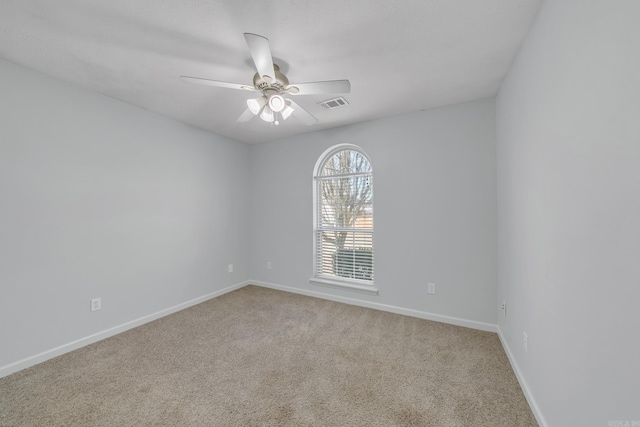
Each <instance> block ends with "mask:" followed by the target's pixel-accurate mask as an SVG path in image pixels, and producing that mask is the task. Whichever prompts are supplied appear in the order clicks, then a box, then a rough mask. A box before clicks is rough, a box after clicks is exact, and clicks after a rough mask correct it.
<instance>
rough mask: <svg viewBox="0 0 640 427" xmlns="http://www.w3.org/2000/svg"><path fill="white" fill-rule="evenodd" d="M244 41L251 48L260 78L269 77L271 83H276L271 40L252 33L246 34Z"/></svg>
mask: <svg viewBox="0 0 640 427" xmlns="http://www.w3.org/2000/svg"><path fill="white" fill-rule="evenodd" d="M244 39H245V40H246V41H247V46H249V51H250V52H251V57H252V58H253V62H254V64H256V70H258V74H259V75H260V77H263V78H264V76H269V78H270V79H271V81H275V79H276V73H275V72H274V71H273V58H272V57H271V48H270V47H269V39H267V38H266V37H262V36H259V35H257V34H252V33H244ZM267 83H270V82H267Z"/></svg>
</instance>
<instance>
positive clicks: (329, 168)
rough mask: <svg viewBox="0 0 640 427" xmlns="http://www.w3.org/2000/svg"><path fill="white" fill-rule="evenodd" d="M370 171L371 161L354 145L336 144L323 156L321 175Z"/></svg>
mask: <svg viewBox="0 0 640 427" xmlns="http://www.w3.org/2000/svg"><path fill="white" fill-rule="evenodd" d="M362 173H371V162H370V161H369V159H368V158H367V156H366V155H365V154H364V153H363V152H362V151H360V149H359V148H358V147H355V146H338V148H337V149H334V150H332V151H331V152H330V153H329V154H328V155H326V156H325V157H324V158H323V161H322V163H321V169H320V173H319V174H318V175H321V176H329V175H350V174H362Z"/></svg>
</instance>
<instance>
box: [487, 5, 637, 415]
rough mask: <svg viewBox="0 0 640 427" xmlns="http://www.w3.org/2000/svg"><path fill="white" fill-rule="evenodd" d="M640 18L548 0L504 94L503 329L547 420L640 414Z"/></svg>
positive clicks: (624, 9)
mask: <svg viewBox="0 0 640 427" xmlns="http://www.w3.org/2000/svg"><path fill="white" fill-rule="evenodd" d="M639 16H640V2H638V1H635V0H616V1H605V0H601V1H597V0H592V1H583V0H573V1H568V0H566V1H559V2H558V1H547V2H545V3H544V4H543V6H542V9H541V11H540V14H539V16H538V18H537V20H536V21H535V23H534V25H533V26H532V28H531V32H530V34H529V36H528V38H527V40H526V41H525V43H524V45H523V47H522V50H521V51H520V53H519V56H518V58H517V60H516V61H515V63H514V64H513V66H512V69H511V70H510V72H509V74H508V77H507V78H506V80H505V81H504V83H503V85H502V88H501V90H500V93H499V96H498V98H497V158H498V202H499V203H498V206H499V208H498V223H499V233H498V235H499V239H498V240H499V295H498V301H502V300H506V301H507V304H508V310H507V317H506V318H502V317H501V318H500V320H499V326H500V329H501V332H502V334H503V336H504V339H505V340H506V343H507V346H508V348H509V349H510V352H511V354H512V357H513V359H514V360H515V362H516V364H517V365H518V367H519V370H520V373H521V375H522V377H523V378H524V379H525V382H526V384H527V385H528V388H529V391H530V392H531V394H532V395H533V396H534V397H535V401H536V403H537V406H538V407H539V409H540V411H541V413H542V414H544V417H545V418H546V421H547V422H548V424H549V425H552V426H585V425H593V426H606V425H611V424H609V422H612V421H613V422H615V421H623V422H628V423H629V424H628V425H631V423H632V422H633V421H635V422H640V387H639V385H640V365H639V363H638V361H639V360H640V358H639V356H640V340H638V336H639V333H640V308H639V307H640V306H639V301H640V286H639V285H640V283H639V281H638V278H639V277H640V220H639V219H640V101H639V100H640V55H639V52H640V25H638V17H639ZM523 331H526V332H527V333H528V335H529V351H528V353H526V354H525V352H524V348H523Z"/></svg>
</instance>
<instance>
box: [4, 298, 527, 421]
mask: <svg viewBox="0 0 640 427" xmlns="http://www.w3.org/2000/svg"><path fill="white" fill-rule="evenodd" d="M0 425H2V426H45V425H46V426H143V425H162V426H385V427H390V426H474V427H475V426H492V427H497V426H509V427H514V426H535V425H537V424H536V422H535V418H534V417H533V414H532V413H531V410H530V409H529V407H528V406H527V403H526V400H525V398H524V395H523V394H522V391H521V389H520V387H519V385H518V382H517V380H516V378H515V376H514V374H513V371H512V370H511V367H510V366H509V362H508V360H507V357H506V355H505V353H504V351H503V349H502V347H501V345H500V342H499V340H498V337H497V336H496V334H494V333H489V332H481V331H476V330H472V329H466V328H461V327H457V326H450V325H446V324H442V323H437V322H430V321H427V320H421V319H416V318H412V317H406V316H400V315H396V314H391V313H386V312H381V311H376V310H370V309H366V308H361V307H354V306H350V305H346V304H340V303H335V302H331V301H326V300H322V299H316V298H310V297H305V296H300V295H295V294H290V293H286V292H279V291H274V290H270V289H264V288H260V287H255V286H247V287H244V288H242V289H240V290H237V291H235V292H231V293H229V294H226V295H223V296H221V297H218V298H216V299H213V300H210V301H207V302H205V303H202V304H200V305H197V306H195V307H192V308H189V309H186V310H183V311H181V312H179V313H175V314H173V315H171V316H167V317H165V318H162V319H159V320H157V321H154V322H151V323H148V324H146V325H144V326H141V327H138V328H136V329H133V330H130V331H127V332H125V333H122V334H120V335H117V336H115V337H112V338H109V339H106V340H103V341H101V342H98V343H95V344H92V345H90V346H87V347H84V348H82V349H79V350H76V351H73V352H71V353H68V354H65V355H63V356H60V357H57V358H55V359H52V360H49V361H47V362H44V363H42V364H40V365H37V366H34V367H31V368H29V369H25V370H23V371H21V372H18V373H15V374H13V375H10V376H8V377H5V378H3V379H0Z"/></svg>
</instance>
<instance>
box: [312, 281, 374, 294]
mask: <svg viewBox="0 0 640 427" xmlns="http://www.w3.org/2000/svg"><path fill="white" fill-rule="evenodd" d="M309 283H311V284H312V285H318V286H328V287H330V288H338V289H345V290H348V291H354V292H360V293H363V294H369V295H378V288H376V287H374V286H373V284H371V285H360V284H358V283H351V282H341V281H339V280H331V279H320V278H317V277H313V278H311V279H309Z"/></svg>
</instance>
